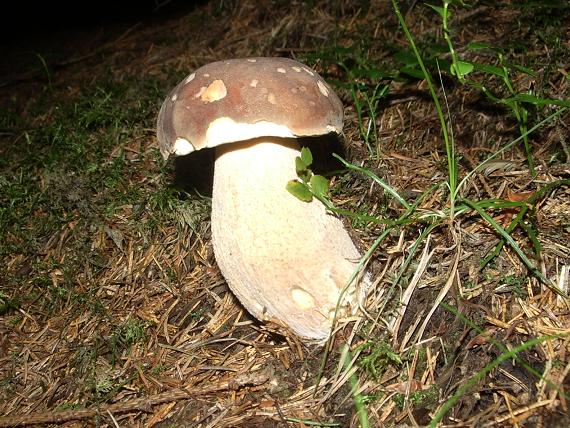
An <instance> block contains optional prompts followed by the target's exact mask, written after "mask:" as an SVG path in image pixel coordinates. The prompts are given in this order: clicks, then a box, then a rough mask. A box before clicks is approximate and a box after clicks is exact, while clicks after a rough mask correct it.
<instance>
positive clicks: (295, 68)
mask: <svg viewBox="0 0 570 428" xmlns="http://www.w3.org/2000/svg"><path fill="white" fill-rule="evenodd" d="M291 68H292V69H293V70H295V71H296V72H297V73H300V72H301V67H297V66H295V67H291Z"/></svg>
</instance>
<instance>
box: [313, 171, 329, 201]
mask: <svg viewBox="0 0 570 428" xmlns="http://www.w3.org/2000/svg"><path fill="white" fill-rule="evenodd" d="M310 183H311V189H312V190H313V193H314V194H315V195H317V196H325V195H326V194H327V192H328V191H329V181H328V180H327V179H326V178H325V177H323V176H322V175H313V176H312V177H311V182H310Z"/></svg>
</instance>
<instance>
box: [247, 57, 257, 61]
mask: <svg viewBox="0 0 570 428" xmlns="http://www.w3.org/2000/svg"><path fill="white" fill-rule="evenodd" d="M246 61H247V62H257V60H256V59H253V58H248V59H246Z"/></svg>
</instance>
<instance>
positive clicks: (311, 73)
mask: <svg viewBox="0 0 570 428" xmlns="http://www.w3.org/2000/svg"><path fill="white" fill-rule="evenodd" d="M303 70H305V71H306V72H307V73H309V74H310V75H311V76H314V75H315V73H313V72H312V71H311V70H309V69H308V68H306V67H303Z"/></svg>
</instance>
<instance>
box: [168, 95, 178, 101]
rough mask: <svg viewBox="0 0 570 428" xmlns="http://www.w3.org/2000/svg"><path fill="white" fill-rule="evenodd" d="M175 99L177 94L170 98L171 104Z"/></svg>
mask: <svg viewBox="0 0 570 428" xmlns="http://www.w3.org/2000/svg"><path fill="white" fill-rule="evenodd" d="M177 99H178V94H173V95H172V96H171V97H170V101H172V102H175V101H176V100H177Z"/></svg>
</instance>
